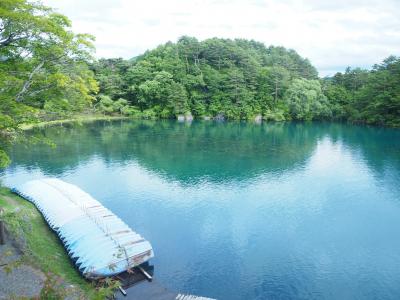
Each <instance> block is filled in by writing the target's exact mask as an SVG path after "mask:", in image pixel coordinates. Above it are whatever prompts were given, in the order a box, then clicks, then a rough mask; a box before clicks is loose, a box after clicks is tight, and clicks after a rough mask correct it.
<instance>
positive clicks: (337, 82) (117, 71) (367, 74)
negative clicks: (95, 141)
mask: <svg viewBox="0 0 400 300" xmlns="http://www.w3.org/2000/svg"><path fill="white" fill-rule="evenodd" d="M399 66H400V61H399V59H398V58H396V57H394V56H393V57H389V58H388V59H386V60H385V61H384V62H383V63H382V64H381V65H376V66H375V67H374V69H373V70H370V71H369V70H360V69H351V68H348V69H347V70H346V72H345V73H343V74H342V73H337V74H336V75H335V76H334V77H332V78H325V79H319V78H318V73H317V71H316V69H315V68H314V67H313V66H312V65H311V63H310V62H309V61H308V60H307V59H305V58H302V57H301V56H300V55H299V54H297V52H296V51H294V50H288V49H285V48H284V47H274V46H270V47H266V46H265V45H264V44H262V43H260V42H256V41H253V40H244V39H235V40H230V39H219V38H212V39H207V40H204V41H201V42H200V41H198V40H197V39H196V38H193V37H187V36H184V37H181V38H180V39H179V40H178V42H177V43H172V42H168V43H166V44H164V45H161V46H159V47H157V48H156V49H153V50H149V51H146V52H145V53H144V54H143V55H140V56H137V57H135V58H132V59H130V60H123V59H101V60H99V61H98V62H96V63H95V64H94V65H92V69H93V71H94V72H95V75H96V79H97V81H98V83H99V86H100V94H99V96H98V97H97V103H96V105H95V107H96V108H97V109H99V110H101V111H103V112H105V113H108V114H113V113H123V114H125V115H132V116H135V115H136V116H138V117H143V118H176V117H177V116H178V115H192V116H194V117H195V118H203V117H210V118H211V117H215V116H219V117H224V118H226V119H234V120H238V119H254V118H255V117H257V116H258V118H260V117H262V118H263V119H264V120H275V121H283V120H293V119H294V120H315V119H323V120H326V119H333V120H345V121H346V120H347V121H352V122H358V123H369V124H380V125H389V126H400V100H399V99H400V91H399V88H398V86H400V76H399V74H400V68H399Z"/></svg>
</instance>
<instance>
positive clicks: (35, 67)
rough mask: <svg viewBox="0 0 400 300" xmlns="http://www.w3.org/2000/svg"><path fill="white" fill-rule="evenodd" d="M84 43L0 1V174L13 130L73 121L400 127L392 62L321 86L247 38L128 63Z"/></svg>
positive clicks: (309, 71)
mask: <svg viewBox="0 0 400 300" xmlns="http://www.w3.org/2000/svg"><path fill="white" fill-rule="evenodd" d="M93 39H94V37H93V36H91V35H88V34H76V33H74V32H72V30H71V22H70V21H69V19H68V18H67V17H65V16H63V15H61V14H59V13H56V12H55V11H54V10H52V9H51V8H49V7H46V6H44V5H42V4H41V3H40V2H33V1H28V0H2V1H1V2H0V166H5V165H6V164H7V163H8V162H9V159H8V156H7V154H6V153H5V152H4V151H3V150H2V149H4V148H5V147H6V144H7V143H9V142H10V141H12V140H13V139H14V138H15V137H16V136H18V132H20V125H21V124H23V123H32V122H38V121H41V120H49V119H61V118H66V117H70V116H71V115H74V114H77V113H85V114H87V113H90V114H93V113H100V114H104V115H125V116H130V117H135V118H144V119H155V118H177V117H179V118H181V116H185V117H186V118H187V119H192V118H193V117H194V118H199V119H211V118H217V119H227V120H255V119H257V120H258V121H260V120H265V121H284V120H306V121H309V120H320V119H323V120H329V119H330V120H339V121H349V122H357V123H366V124H376V125H384V126H397V127H398V126H400V58H398V57H395V56H392V57H389V58H387V59H385V60H384V61H383V62H382V63H381V64H379V65H375V66H374V67H373V68H372V70H362V69H358V68H356V69H351V68H348V69H347V70H346V71H345V72H344V73H337V74H336V75H334V76H333V77H329V78H323V79H321V78H319V77H318V73H317V70H316V69H315V68H314V67H313V66H312V64H311V63H310V62H309V61H308V60H307V59H304V58H302V57H301V56H300V55H299V54H297V53H296V51H294V50H289V49H285V48H284V47H274V46H269V47H267V46H265V45H264V44H263V43H260V42H256V41H253V40H244V39H235V40H230V39H220V38H212V39H207V40H203V41H198V40H197V39H196V38H194V37H188V36H184V37H181V38H180V39H179V40H178V41H177V42H176V43H173V42H168V43H166V44H164V45H160V46H159V47H157V48H156V49H153V50H149V51H147V52H146V53H144V54H143V55H140V56H138V57H134V58H132V59H129V60H124V59H121V58H115V59H100V60H96V59H95V58H94V56H93V52H94V47H93V44H92V42H93Z"/></svg>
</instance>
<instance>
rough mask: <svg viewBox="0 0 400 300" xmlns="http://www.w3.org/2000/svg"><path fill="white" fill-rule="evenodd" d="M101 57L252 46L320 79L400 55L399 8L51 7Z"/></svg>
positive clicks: (364, 2) (340, 0) (379, 2)
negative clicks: (192, 42) (289, 56)
mask: <svg viewBox="0 0 400 300" xmlns="http://www.w3.org/2000/svg"><path fill="white" fill-rule="evenodd" d="M43 3H44V4H46V5H48V6H51V7H53V8H55V9H56V10H57V11H58V12H60V13H62V14H65V15H66V16H68V17H69V18H70V19H71V21H72V24H73V26H72V27H73V30H74V31H75V32H77V33H90V34H93V35H94V36H96V42H95V45H96V49H97V51H96V56H97V57H98V58H101V57H105V58H111V57H123V58H131V57H134V56H137V55H139V54H142V53H143V52H145V51H146V50H148V49H152V48H155V47H156V46H158V45H160V44H164V43H166V42H168V41H173V42H175V41H177V39H178V38H179V37H180V36H183V35H188V36H194V37H196V38H197V39H199V40H204V39H207V38H211V37H220V38H246V39H254V40H256V41H260V42H263V43H264V44H265V45H267V46H269V45H275V46H284V47H286V48H291V49H294V50H296V51H297V52H298V53H299V54H300V55H301V56H303V57H307V58H308V59H309V60H310V61H311V63H312V64H313V65H314V66H315V67H316V68H317V70H318V71H319V74H320V76H327V75H332V74H334V73H336V72H338V71H344V70H345V68H346V67H347V66H351V67H362V68H370V67H371V66H372V65H373V64H375V63H380V62H381V61H382V60H383V59H384V58H385V57H387V56H389V55H397V56H399V55H400V0H265V1H263V0H202V1H195V0H193V1H192V0H186V1H185V0H164V1H162V0H158V1H155V0H144V1H138V0H44V1H43Z"/></svg>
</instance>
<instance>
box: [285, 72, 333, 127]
mask: <svg viewBox="0 0 400 300" xmlns="http://www.w3.org/2000/svg"><path fill="white" fill-rule="evenodd" d="M286 103H287V105H288V109H289V114H290V115H291V117H292V118H293V119H296V120H307V121H311V120H312V119H322V118H327V117H330V116H331V110H330V108H329V103H328V101H327V98H326V96H325V95H324V94H323V93H322V90H321V84H320V83H319V81H318V80H307V79H295V80H293V82H292V84H291V85H290V87H289V89H288V91H287V93H286Z"/></svg>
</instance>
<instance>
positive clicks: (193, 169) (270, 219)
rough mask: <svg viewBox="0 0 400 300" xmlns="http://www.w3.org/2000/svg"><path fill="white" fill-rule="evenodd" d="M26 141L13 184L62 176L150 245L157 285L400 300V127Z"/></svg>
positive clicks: (210, 128)
mask: <svg viewBox="0 0 400 300" xmlns="http://www.w3.org/2000/svg"><path fill="white" fill-rule="evenodd" d="M42 134H45V136H46V137H48V138H50V139H51V140H53V141H54V142H55V143H56V144H57V147H56V148H51V147H48V146H46V145H40V144H36V145H24V144H18V145H16V146H15V147H14V148H13V149H11V152H12V159H13V164H12V165H11V166H10V167H9V168H8V169H7V170H5V171H4V172H3V173H2V181H3V183H4V184H6V185H8V186H12V185H14V184H16V183H20V182H23V181H25V180H28V179H32V178H38V177H43V176H56V177H59V178H62V179H63V180H65V181H67V182H70V183H74V184H76V185H78V186H79V187H81V188H82V189H84V190H85V191H87V192H89V193H90V194H92V195H93V196H94V197H95V198H96V199H98V200H99V201H101V202H102V203H103V204H104V205H105V206H106V207H108V208H110V209H111V210H112V211H113V212H114V213H116V214H117V215H119V216H120V217H121V218H122V219H123V220H124V221H125V222H126V223H128V224H129V225H130V226H131V227H132V228H133V229H134V230H136V231H137V232H139V233H140V234H142V235H143V236H144V237H145V238H146V239H148V240H149V241H150V242H151V243H152V245H153V247H154V252H155V258H154V259H153V260H152V264H153V265H154V266H155V277H156V278H157V279H158V281H160V282H161V283H162V284H163V285H165V286H166V287H168V288H170V289H172V290H175V291H180V292H186V293H192V294H198V295H202V296H209V297H214V298H218V299H232V300H235V299H400V130H396V129H384V128H368V127H360V126H350V125H341V124H324V123H308V124H302V123H285V124H279V123H277V124H263V125H257V124H251V123H213V122H194V123H192V124H182V123H177V122H173V121H170V122H167V121H166V122H150V121H135V122H130V121H123V122H121V121H119V122H112V123H109V122H97V123H93V124H87V125H70V126H66V127H52V128H47V129H45V130H44V131H43V132H42Z"/></svg>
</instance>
